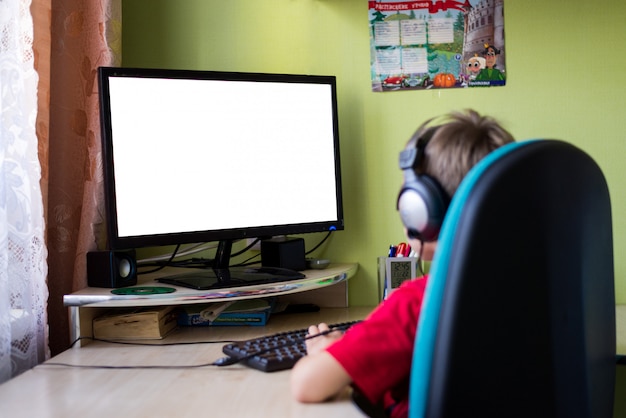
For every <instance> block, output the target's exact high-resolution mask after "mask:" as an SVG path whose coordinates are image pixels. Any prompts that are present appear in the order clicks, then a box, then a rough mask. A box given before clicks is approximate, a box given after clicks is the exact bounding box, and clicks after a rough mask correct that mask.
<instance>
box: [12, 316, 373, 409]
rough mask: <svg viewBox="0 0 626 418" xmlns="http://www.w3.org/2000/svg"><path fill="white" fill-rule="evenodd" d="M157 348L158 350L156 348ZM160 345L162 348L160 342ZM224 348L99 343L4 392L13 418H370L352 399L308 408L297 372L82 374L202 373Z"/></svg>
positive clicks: (236, 330)
mask: <svg viewBox="0 0 626 418" xmlns="http://www.w3.org/2000/svg"><path fill="white" fill-rule="evenodd" d="M370 310H371V308H329V309H324V310H323V311H322V312H316V313H303V314H292V315H275V316H273V317H272V318H271V319H270V321H269V323H268V325H267V326H265V327H212V328H188V329H181V330H177V331H175V333H174V334H170V335H169V336H168V337H167V339H166V340H165V342H167V343H172V342H180V341H223V340H234V339H237V340H240V339H246V338H251V337H253V336H256V335H262V334H271V333H274V332H279V331H283V330H290V329H298V328H302V327H303V326H305V325H304V324H313V323H318V322H321V321H326V322H331V323H335V322H345V321H352V320H356V319H361V318H364V317H365V316H366V315H367V313H368V312H369V311H370ZM151 343H152V342H151ZM155 344H159V342H158V341H157V342H155ZM223 345H224V343H223V342H222V343H213V344H200V345H169V346H162V345H158V346H154V347H152V346H149V347H146V346H130V345H115V344H109V343H102V342H92V343H89V344H87V345H86V346H84V347H82V348H74V349H70V350H67V351H65V352H63V353H61V354H60V355H58V356H56V357H54V358H52V359H51V360H49V361H48V362H46V363H44V364H42V365H39V366H37V367H35V368H34V369H32V370H30V371H27V372H25V373H24V374H22V375H20V376H18V377H16V378H14V379H12V380H10V381H9V382H6V383H5V384H3V385H2V386H0V405H2V407H1V410H2V413H1V414H2V416H7V417H14V418H15V417H70V416H89V417H111V416H119V417H139V416H141V417H193V418H196V417H199V416H209V417H211V416H213V417H233V418H245V417H254V418H259V417H281V418H282V417H303V418H306V417H311V418H319V417H325V418H332V417H363V415H362V414H361V412H360V411H359V410H358V408H357V407H356V406H354V405H353V404H352V402H351V400H350V398H349V393H348V392H347V391H346V393H344V394H343V395H342V396H340V397H339V398H338V399H335V400H332V401H330V402H326V403H322V404H301V403H298V402H296V401H294V400H293V398H292V397H291V393H290V391H289V375H290V372H289V371H288V370H286V371H280V372H275V373H263V372H259V371H257V370H253V369H250V368H248V367H246V366H242V365H233V366H228V367H223V368H218V367H215V366H207V367H201V368H192V369H182V368H181V369H176V368H174V369H166V370H164V369H125V370H110V369H81V368H71V367H62V366H52V365H48V364H47V363H70V364H82V365H107V366H132V365H169V366H184V365H199V364H206V363H211V362H213V361H215V360H216V359H218V358H220V357H223V354H222V353H221V348H222V346H223Z"/></svg>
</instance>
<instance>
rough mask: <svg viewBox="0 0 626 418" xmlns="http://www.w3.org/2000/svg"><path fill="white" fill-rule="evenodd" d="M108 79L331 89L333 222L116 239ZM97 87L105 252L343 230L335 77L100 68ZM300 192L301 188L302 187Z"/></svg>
mask: <svg viewBox="0 0 626 418" xmlns="http://www.w3.org/2000/svg"><path fill="white" fill-rule="evenodd" d="M110 77H139V78H149V77H151V78H183V79H213V80H230V81H255V82H279V83H317V84H327V85H329V86H330V87H331V101H332V103H331V105H332V118H333V137H334V138H333V140H334V158H335V186H336V188H335V190H336V196H335V198H336V203H337V219H336V220H331V221H325V222H310V223H298V224H284V225H267V226H258V227H244V228H232V229H222V230H206V231H194V232H179V233H172V234H151V235H137V236H120V235H119V233H118V224H117V203H116V195H115V181H116V179H115V168H114V164H115V162H114V160H113V141H114V138H113V133H112V124H111V103H110V90H109V78H110ZM98 87H99V102H100V124H101V142H102V157H103V174H104V197H105V217H106V224H107V249H110V250H123V249H131V248H142V247H156V246H166V245H178V244H191V243H201V242H214V241H224V240H239V239H246V238H268V237H273V236H279V235H290V234H307V233H316V232H324V231H335V230H343V229H344V213H343V196H342V178H341V162H340V148H339V147H340V144H339V122H338V107H337V82H336V78H335V76H328V75H303V74H280V73H253V72H249V73H247V72H229V71H204V70H180V69H157V68H124V67H100V68H98ZM251 181H252V180H251ZM303 187H306V186H305V185H303Z"/></svg>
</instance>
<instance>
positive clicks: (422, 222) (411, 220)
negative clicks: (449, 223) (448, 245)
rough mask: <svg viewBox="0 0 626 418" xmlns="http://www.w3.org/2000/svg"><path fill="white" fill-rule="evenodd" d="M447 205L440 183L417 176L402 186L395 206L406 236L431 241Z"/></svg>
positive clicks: (438, 228)
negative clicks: (406, 232)
mask: <svg viewBox="0 0 626 418" xmlns="http://www.w3.org/2000/svg"><path fill="white" fill-rule="evenodd" d="M409 177H413V176H409ZM448 204H449V198H448V195H447V194H446V192H445V191H444V190H443V188H442V187H441V186H440V185H439V183H438V182H437V181H435V180H434V179H433V178H431V177H429V176H426V175H419V176H415V180H409V181H406V182H405V183H404V185H403V186H402V189H401V190H400V195H399V196H398V203H397V207H398V211H399V213H400V219H401V220H402V223H403V224H404V227H405V228H406V229H407V231H408V235H409V237H410V238H418V239H420V240H422V241H425V242H430V241H436V240H437V238H438V236H439V230H440V229H441V224H442V223H443V218H444V216H445V214H446V211H447V210H448Z"/></svg>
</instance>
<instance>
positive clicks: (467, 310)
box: [410, 140, 615, 418]
mask: <svg viewBox="0 0 626 418" xmlns="http://www.w3.org/2000/svg"><path fill="white" fill-rule="evenodd" d="M613 275H614V273H613V239H612V224H611V204H610V199H609V192H608V187H607V184H606V181H605V179H604V176H603V174H602V172H601V170H600V169H599V167H598V166H597V164H596V163H595V162H594V161H593V160H592V159H591V158H590V157H589V156H588V155H587V154H585V153H584V152H583V151H581V150H580V149H578V148H576V147H575V146H573V145H571V144H568V143H565V142H563V141H558V140H537V141H525V142H518V143H515V144H510V145H507V146H505V147H502V148H500V149H498V150H496V151H495V152H493V153H492V154H490V155H489V156H487V157H486V158H485V159H483V161H481V162H480V163H479V164H478V165H477V166H476V167H475V168H474V169H473V170H472V171H471V172H470V173H469V174H468V176H467V177H466V178H465V179H464V181H463V183H462V185H461V187H460V188H459V190H458V192H457V193H456V194H455V197H454V199H453V201H452V203H451V206H450V209H449V211H448V213H447V215H446V219H445V221H444V225H443V228H442V231H441V234H440V239H439V246H438V248H437V253H436V255H435V259H434V261H433V265H432V273H431V276H430V279H429V284H428V288H427V294H426V300H425V304H424V307H423V309H422V314H421V318H420V324H419V326H418V333H417V338H416V346H415V356H414V361H413V367H412V377H411V395H410V396H411V398H410V416H412V417H421V416H427V417H437V418H443V417H463V416H477V417H543V416H545V417H567V418H569V417H611V416H612V409H613V394H614V392H613V391H614V380H615V295H614V276H613Z"/></svg>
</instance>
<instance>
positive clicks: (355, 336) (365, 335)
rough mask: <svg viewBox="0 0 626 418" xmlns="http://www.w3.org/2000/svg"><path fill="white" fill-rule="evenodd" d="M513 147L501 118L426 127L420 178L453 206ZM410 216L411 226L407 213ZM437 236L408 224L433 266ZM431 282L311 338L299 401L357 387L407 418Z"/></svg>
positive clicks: (409, 286)
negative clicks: (464, 184)
mask: <svg viewBox="0 0 626 418" xmlns="http://www.w3.org/2000/svg"><path fill="white" fill-rule="evenodd" d="M512 141H513V137H512V136H511V134H509V133H508V132H507V131H506V130H505V129H503V128H502V127H501V126H500V125H499V124H498V123H497V122H496V121H495V120H493V119H492V118H489V117H484V116H481V115H479V114H478V113H477V112H475V111H473V110H467V111H465V112H462V113H461V112H455V113H452V114H450V115H449V116H448V117H447V118H445V119H444V120H443V121H441V123H440V124H433V123H431V122H427V123H425V124H424V125H422V126H421V127H420V128H419V129H418V130H417V132H416V133H415V134H414V135H413V137H412V138H411V140H410V141H409V145H408V147H407V149H409V148H418V153H417V154H418V157H417V159H416V161H415V165H414V166H413V167H414V171H415V174H417V175H427V176H428V177H430V178H432V179H434V180H436V182H438V184H439V185H440V187H441V189H443V190H442V193H445V194H447V196H446V200H448V199H449V197H451V196H452V195H453V194H454V193H455V192H456V189H457V188H458V186H459V184H460V183H461V180H462V179H463V177H464V176H465V175H466V174H467V172H468V171H469V170H470V169H471V168H472V167H473V166H474V165H475V164H476V163H477V162H478V161H479V160H480V159H482V158H483V157H484V156H485V155H487V154H488V153H490V152H491V151H493V150H494V149H496V148H498V147H500V146H502V145H504V144H506V143H509V142H512ZM405 177H406V176H405ZM443 210H444V211H445V207H444V208H443ZM402 216H403V221H404V218H405V217H406V214H403V215H402ZM408 217H409V218H410V216H408ZM416 218H419V216H417V217H416ZM405 223H406V221H405ZM437 231H438V229H437V230H436V231H435V233H434V235H433V234H431V235H432V236H431V237H426V238H425V236H424V235H421V234H420V233H419V231H417V232H416V231H415V230H413V229H412V228H411V227H410V226H409V229H407V227H406V226H405V233H406V234H407V236H408V238H409V244H410V245H411V247H412V249H413V250H414V251H415V252H416V253H418V254H420V257H421V258H422V259H423V260H427V261H430V260H432V258H433V255H434V252H435V249H436V247H437V241H436V239H437ZM427 280H428V276H424V277H422V278H419V279H415V280H411V281H407V282H405V283H403V284H402V286H400V288H398V289H396V291H395V292H393V293H392V294H391V296H390V297H389V298H388V299H387V300H385V301H384V302H382V303H381V304H380V305H379V306H378V307H377V308H376V309H375V310H374V311H373V312H372V313H371V314H370V315H369V316H368V318H367V319H365V320H364V321H363V322H361V323H359V324H357V325H354V326H353V327H352V328H351V329H349V330H348V331H347V332H346V333H345V334H342V333H340V332H338V331H337V332H332V333H330V334H327V335H324V336H320V337H318V338H312V339H310V340H307V353H308V355H307V356H306V357H304V358H302V359H301V360H300V361H298V363H296V365H295V367H294V369H293V370H292V375H291V386H292V393H293V396H294V397H295V398H296V399H297V400H298V401H300V402H322V401H324V400H326V399H329V398H331V397H333V396H335V395H337V394H338V393H340V392H341V391H343V390H344V389H345V388H346V387H347V386H348V385H352V386H353V387H354V388H355V389H357V390H358V391H359V392H360V393H362V394H363V395H364V396H365V397H366V398H367V399H368V401H369V402H370V403H371V404H373V405H380V406H381V407H382V408H384V410H385V411H386V413H387V415H389V416H391V417H406V416H407V413H408V391H409V378H410V371H411V360H412V357H413V343H414V340H415V334H416V327H417V322H418V317H419V312H420V308H421V305H422V299H423V296H424V290H425V287H426V282H427ZM327 330H328V325H326V324H323V323H322V324H319V325H313V326H311V327H310V328H309V335H315V334H319V333H320V332H324V331H327Z"/></svg>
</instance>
